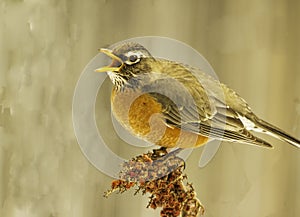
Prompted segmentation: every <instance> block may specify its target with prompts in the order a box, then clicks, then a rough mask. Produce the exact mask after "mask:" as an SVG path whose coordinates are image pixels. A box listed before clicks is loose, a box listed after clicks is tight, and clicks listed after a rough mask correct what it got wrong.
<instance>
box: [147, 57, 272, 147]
mask: <svg viewBox="0 0 300 217" xmlns="http://www.w3.org/2000/svg"><path fill="white" fill-rule="evenodd" d="M165 62H166V63H170V62H169V61H165ZM170 67H171V68H170ZM157 71H160V72H163V73H155V75H154V78H153V79H151V77H149V78H148V79H146V80H147V82H146V83H145V85H144V86H143V92H148V93H149V94H151V95H152V96H153V97H154V98H155V99H156V100H157V101H158V102H159V103H161V104H162V107H163V114H164V117H165V123H166V125H168V126H170V127H177V128H181V129H183V130H186V131H189V132H193V133H196V134H201V135H203V136H207V137H210V138H215V139H221V140H227V141H235V142H242V143H248V144H254V145H260V146H268V147H272V146H271V145H270V144H268V143H267V142H265V141H263V140H261V139H259V138H257V137H255V136H254V135H252V134H251V133H250V132H249V131H247V130H246V129H245V127H244V125H243V123H242V122H241V120H240V119H239V114H243V113H241V112H248V110H249V111H250V108H249V107H248V105H247V104H246V102H245V101H244V100H243V99H242V98H239V97H238V96H237V95H236V94H235V93H234V92H233V91H231V90H230V89H229V88H228V89H229V90H227V89H226V90H225V89H224V88H227V87H226V86H225V85H223V84H221V83H219V82H218V81H217V80H215V79H213V78H212V77H210V76H209V75H206V74H205V73H204V72H202V71H200V70H197V69H194V68H191V67H187V66H184V65H181V64H178V63H175V62H172V64H162V66H161V68H160V69H157ZM151 76H153V74H152V75H151ZM224 90H225V91H226V92H224ZM226 102H229V103H228V104H227V103H226ZM231 104H233V106H232V105H231ZM240 110H241V111H240ZM250 112H251V111H250Z"/></svg>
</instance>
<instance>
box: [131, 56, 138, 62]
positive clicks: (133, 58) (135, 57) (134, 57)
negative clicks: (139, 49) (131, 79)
mask: <svg viewBox="0 0 300 217" xmlns="http://www.w3.org/2000/svg"><path fill="white" fill-rule="evenodd" d="M137 59H138V57H137V55H131V56H130V57H129V61H130V62H132V63H135V62H136V61H137Z"/></svg>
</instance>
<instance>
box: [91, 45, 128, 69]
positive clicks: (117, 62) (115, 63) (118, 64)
mask: <svg viewBox="0 0 300 217" xmlns="http://www.w3.org/2000/svg"><path fill="white" fill-rule="evenodd" d="M99 51H100V52H102V53H104V54H106V55H107V56H109V57H111V58H112V63H111V64H110V65H108V66H104V67H101V68H99V69H96V70H95V71H96V72H107V71H111V72H115V71H119V70H120V69H121V68H122V66H123V61H122V60H121V59H120V58H119V57H118V56H116V55H114V54H113V53H112V50H109V49H105V48H101V49H99Z"/></svg>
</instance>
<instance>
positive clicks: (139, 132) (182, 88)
mask: <svg viewBox="0 0 300 217" xmlns="http://www.w3.org/2000/svg"><path fill="white" fill-rule="evenodd" d="M99 51H100V52H102V53H103V54H105V55H106V56H108V57H110V58H111V59H112V62H111V63H110V64H109V65H107V66H103V67H100V68H98V69H96V70H95V71H96V72H107V74H108V77H109V78H110V80H111V81H112V84H113V88H112V92H111V109H112V113H113V115H114V117H115V119H116V120H117V121H118V122H119V123H120V124H121V126H123V127H124V128H125V129H126V130H127V131H128V132H129V133H131V134H132V135H134V136H136V137H138V138H141V139H143V140H144V141H147V142H150V143H153V144H155V145H158V146H161V147H163V148H181V149H182V148H194V147H199V146H202V145H204V144H206V143H207V142H208V141H210V140H221V141H227V142H235V143H241V144H248V145H254V146H258V147H264V148H273V146H272V145H271V144H270V143H269V142H267V141H265V140H264V139H261V138H259V137H257V136H256V135H254V134H253V132H258V133H263V134H268V135H271V136H273V137H275V138H277V139H279V140H282V141H284V142H287V143H289V144H291V145H292V146H295V147H297V148H300V140H298V139H297V138H295V137H293V136H291V135H289V134H288V133H286V132H284V131H283V130H281V129H280V128H278V127H276V126H274V125H272V124H270V123H268V122H266V121H264V120H262V119H261V118H259V117H258V116H257V115H255V114H254V113H253V111H252V110H251V108H250V106H249V105H248V103H247V102H246V101H245V100H244V99H243V98H242V97H241V96H240V95H239V94H237V93H236V92H235V91H234V90H232V89H230V88H229V87H228V86H226V85H225V84H223V83H221V82H220V81H219V80H217V79H216V78H214V77H212V76H210V75H209V74H207V73H205V72H204V71H202V70H201V69H199V68H196V67H193V66H190V65H187V64H185V63H180V62H176V61H172V60H168V59H163V58H156V57H153V56H152V55H151V53H150V52H149V51H148V50H147V49H146V48H145V47H144V46H143V45H141V44H139V43H136V42H125V43H121V44H118V45H116V46H114V47H113V48H112V49H107V48H101V49H99Z"/></svg>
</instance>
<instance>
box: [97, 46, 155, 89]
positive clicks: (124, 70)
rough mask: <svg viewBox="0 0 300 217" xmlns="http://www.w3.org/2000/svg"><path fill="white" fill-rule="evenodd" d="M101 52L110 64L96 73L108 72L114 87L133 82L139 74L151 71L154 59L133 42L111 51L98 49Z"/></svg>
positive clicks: (144, 49)
mask: <svg viewBox="0 0 300 217" xmlns="http://www.w3.org/2000/svg"><path fill="white" fill-rule="evenodd" d="M100 51H101V52H103V53H105V54H106V55H107V56H109V57H111V58H112V63H111V64H110V65H109V66H105V67H102V68H99V69H97V70H96V71H97V72H108V75H109V77H110V79H111V80H112V82H113V83H114V84H115V85H124V84H128V83H131V82H133V81H134V78H136V77H137V76H138V75H139V74H145V73H147V72H149V70H151V64H152V63H153V61H155V59H154V58H153V57H152V56H151V54H150V53H149V51H148V50H147V49H146V48H144V47H143V46H142V45H140V44H138V43H135V42H126V43H123V44H119V45H116V46H115V47H114V48H113V49H112V50H109V49H100Z"/></svg>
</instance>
